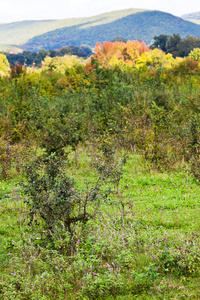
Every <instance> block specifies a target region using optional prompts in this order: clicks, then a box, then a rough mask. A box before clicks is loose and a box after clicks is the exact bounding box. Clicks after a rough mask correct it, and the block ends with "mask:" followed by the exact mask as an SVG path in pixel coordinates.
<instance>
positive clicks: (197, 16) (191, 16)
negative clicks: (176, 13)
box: [181, 11, 200, 20]
mask: <svg viewBox="0 0 200 300" xmlns="http://www.w3.org/2000/svg"><path fill="white" fill-rule="evenodd" d="M181 18H182V19H184V20H200V11H198V12H194V13H190V14H186V15H183V16H181Z"/></svg>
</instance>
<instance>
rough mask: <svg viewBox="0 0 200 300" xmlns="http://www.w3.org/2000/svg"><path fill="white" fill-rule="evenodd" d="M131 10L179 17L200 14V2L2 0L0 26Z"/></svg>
mask: <svg viewBox="0 0 200 300" xmlns="http://www.w3.org/2000/svg"><path fill="white" fill-rule="evenodd" d="M128 8H143V9H152V10H161V11H164V12H168V13H171V14H173V15H176V16H181V15H183V14H186V13H192V12H197V11H200V1H199V0H189V1H188V0H0V23H10V22H15V21H22V20H44V19H45V20H47V19H67V18H79V17H89V16H94V15H98V14H101V13H104V12H110V11H115V10H121V9H128Z"/></svg>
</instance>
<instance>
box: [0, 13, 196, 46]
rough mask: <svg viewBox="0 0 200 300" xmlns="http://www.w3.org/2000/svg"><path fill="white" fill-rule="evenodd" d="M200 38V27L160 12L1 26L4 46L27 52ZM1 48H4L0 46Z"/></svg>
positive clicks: (102, 15) (114, 14) (116, 14)
mask: <svg viewBox="0 0 200 300" xmlns="http://www.w3.org/2000/svg"><path fill="white" fill-rule="evenodd" d="M174 33H179V34H180V35H181V37H182V38H184V37H186V36H188V35H194V36H196V37H200V25H197V24H194V23H192V22H189V21H186V20H183V19H182V18H179V17H176V16H173V15H171V14H168V13H165V12H161V11H147V10H135V9H128V10H121V11H115V12H110V13H106V14H101V15H98V16H94V17H90V18H73V19H66V20H49V21H23V22H15V23H10V24H1V25H0V41H1V44H2V45H16V46H18V47H20V48H23V49H27V50H34V51H37V50H40V49H47V50H48V49H58V48H61V47H62V46H67V45H78V46H80V45H81V44H88V45H90V46H92V47H93V46H95V44H96V43H97V42H99V41H100V42H104V41H111V40H113V39H114V38H116V37H117V36H121V37H123V38H126V39H130V40H135V39H139V40H143V41H145V42H146V43H147V44H150V43H151V42H152V41H153V37H154V36H155V35H159V34H167V35H172V34H174ZM0 47H1V45H0Z"/></svg>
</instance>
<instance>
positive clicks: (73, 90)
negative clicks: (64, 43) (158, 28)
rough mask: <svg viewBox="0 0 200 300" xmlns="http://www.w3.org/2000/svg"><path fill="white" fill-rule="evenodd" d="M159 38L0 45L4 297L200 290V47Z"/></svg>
mask: <svg viewBox="0 0 200 300" xmlns="http://www.w3.org/2000/svg"><path fill="white" fill-rule="evenodd" d="M161 38H162V36H160V37H157V36H156V37H155V43H154V45H153V46H152V49H150V48H149V47H148V46H147V45H146V44H145V43H144V42H139V41H127V42H125V41H119V40H117V41H113V42H104V43H103V44H101V43H100V42H99V43H97V44H96V46H95V50H94V53H93V54H92V56H90V57H87V58H83V57H78V56H75V55H69V53H67V54H68V55H64V56H61V55H60V56H59V55H55V56H54V55H52V56H50V55H49V56H46V57H44V58H43V59H42V62H41V66H40V67H39V68H37V67H35V68H33V67H27V66H25V65H20V64H16V65H14V66H13V67H12V68H11V69H10V67H9V62H8V60H7V59H6V56H5V55H4V54H1V55H0V71H1V75H2V76H1V79H0V177H1V181H0V218H1V224H0V244H1V247H0V268H1V274H0V299H5V300H6V299H9V300H14V299H23V300H25V299H31V300H33V299H46V300H47V299H48V300H49V299H184V298H186V299H199V297H200V293H199V279H200V265H199V261H200V252H199V245H200V235H199V227H200V218H199V215H200V214H199V212H200V207H199V200H200V197H199V192H200V186H199V181H200V156H199V151H200V81H199V78H200V48H199V47H196V48H194V47H193V48H192V50H190V52H189V53H188V54H187V56H186V55H184V56H185V57H180V56H179V53H178V52H177V51H178V50H177V49H180V50H183V48H182V47H180V48H177V49H175V50H174V48H173V41H174V40H176V41H177V38H180V36H177V35H172V36H171V37H167V38H166V36H164V37H163V40H164V43H162V44H161V42H163V40H162V39H161ZM184 41H186V39H185V40H180V39H179V43H182V42H184ZM193 41H194V44H195V43H196V44H195V45H197V46H198V45H199V44H198V43H199V39H196V38H193ZM156 43H157V44H156ZM159 43H160V44H159ZM177 44H178V43H176V45H177ZM170 46H171V49H173V51H171V52H172V53H169V49H170ZM156 47H159V48H160V49H158V48H156ZM162 47H168V48H167V49H168V50H166V52H167V53H166V52H164V51H163V50H161V49H163V48H162ZM61 50H62V49H61ZM56 54H58V53H56Z"/></svg>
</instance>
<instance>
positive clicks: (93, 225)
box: [0, 150, 200, 300]
mask: <svg viewBox="0 0 200 300" xmlns="http://www.w3.org/2000/svg"><path fill="white" fill-rule="evenodd" d="M67 173H68V174H69V175H70V176H71V177H74V178H75V179H76V181H77V182H78V185H79V186H80V187H83V186H84V182H85V181H86V180H89V181H94V180H95V177H96V173H95V171H94V169H92V168H91V164H90V158H89V156H87V155H86V152H85V151H81V150H79V152H78V165H77V166H75V164H74V154H73V153H72V154H70V155H69V163H68V167H67ZM16 187H18V183H17V181H16V180H10V181H1V182H0V191H1V194H0V195H1V200H0V220H1V222H0V244H1V250H0V259H1V277H0V299H162V300H163V299H199V297H200V291H199V281H200V278H199V277H200V253H199V245H200V235H199V229H200V186H199V185H198V184H197V183H196V182H195V180H194V179H193V177H192V176H190V175H189V174H188V173H187V172H185V173H179V172H177V173H173V172H166V173H159V172H157V171H151V172H148V170H147V167H146V165H145V162H144V161H143V160H142V159H141V157H140V156H137V155H134V154H129V159H128V161H127V164H126V165H125V168H124V174H123V179H122V180H121V183H120V189H119V197H116V196H115V195H113V196H112V197H111V200H110V201H109V202H108V203H103V204H102V209H101V212H100V214H99V215H98V216H97V217H96V218H95V220H91V221H89V222H88V224H87V225H85V228H82V227H81V226H79V225H77V226H76V228H75V232H76V241H77V242H76V250H75V252H74V253H71V255H70V256H69V255H66V254H65V253H60V252H59V251H58V250H51V248H50V247H49V246H48V247H47V248H46V249H45V248H43V247H42V246H37V243H39V240H38V236H37V234H38V232H39V228H38V227H37V226H35V227H34V230H33V231H32V230H31V229H30V227H29V226H27V222H24V220H26V210H27V208H26V207H25V205H24V204H23V199H24V196H23V195H22V194H21V192H20V191H18V196H16V195H14V194H13V190H14V189H15V188H16ZM119 199H120V200H121V201H122V202H123V203H124V207H125V211H124V213H125V222H124V226H123V222H122V207H121V205H120V201H119ZM57 238H59V234H58V237H57ZM37 241H38V242H37Z"/></svg>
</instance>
